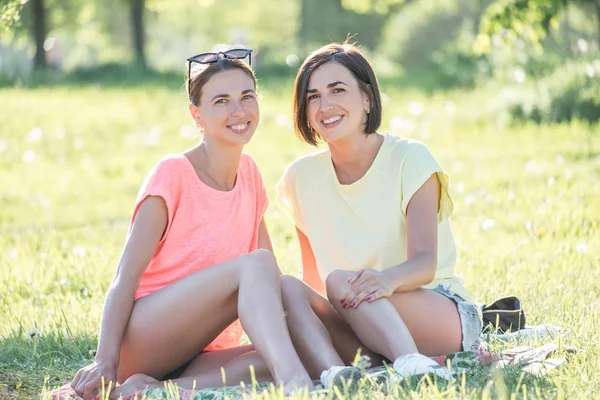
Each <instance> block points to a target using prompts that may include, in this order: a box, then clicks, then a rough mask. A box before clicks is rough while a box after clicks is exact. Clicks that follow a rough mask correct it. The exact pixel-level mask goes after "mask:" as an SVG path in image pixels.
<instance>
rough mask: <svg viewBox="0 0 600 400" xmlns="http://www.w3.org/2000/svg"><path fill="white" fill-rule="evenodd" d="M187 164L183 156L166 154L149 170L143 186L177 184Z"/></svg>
mask: <svg viewBox="0 0 600 400" xmlns="http://www.w3.org/2000/svg"><path fill="white" fill-rule="evenodd" d="M186 163H188V161H187V159H186V157H185V156H184V155H183V154H168V155H166V156H164V157H162V158H161V159H160V160H159V161H158V162H157V163H156V164H154V166H153V167H152V168H151V169H150V172H149V173H148V175H147V176H146V181H145V184H146V185H148V184H151V183H158V182H160V183H165V182H178V181H179V180H180V178H181V177H182V176H183V174H184V172H185V168H188V166H187V165H186Z"/></svg>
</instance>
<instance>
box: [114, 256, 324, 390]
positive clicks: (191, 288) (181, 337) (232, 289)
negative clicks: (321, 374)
mask: <svg viewBox="0 0 600 400" xmlns="http://www.w3.org/2000/svg"><path fill="white" fill-rule="evenodd" d="M280 296H281V294H280V278H279V269H278V267H277V263H276V260H275V257H274V256H273V254H272V253H271V252H269V251H266V250H257V251H255V252H253V253H251V254H248V255H246V256H243V257H240V258H238V259H235V260H232V261H229V262H225V263H223V264H220V265H216V266H214V267H211V268H207V269H205V270H202V271H199V272H196V273H194V274H192V275H189V276H187V277H186V278H184V279H181V280H179V281H177V282H175V283H173V284H171V285H169V286H167V287H165V288H163V289H161V290H159V291H157V292H155V293H153V294H151V295H148V296H145V297H143V298H141V299H139V300H137V301H136V302H135V304H134V307H133V311H132V314H131V318H130V320H129V323H128V325H127V328H126V331H125V335H124V338H123V342H122V346H121V358H120V364H119V371H118V378H119V381H121V382H122V381H124V380H125V379H126V378H127V377H129V376H131V375H133V374H135V373H142V374H146V375H150V376H152V377H154V378H160V377H162V376H164V375H165V374H166V373H167V372H169V371H172V370H173V369H175V368H177V367H178V366H180V365H182V364H184V363H185V362H186V361H187V360H189V359H191V358H192V357H194V356H195V355H197V354H199V353H200V352H201V351H202V349H204V348H205V347H206V346H207V345H208V344H209V343H210V342H211V341H212V340H213V339H214V338H215V337H216V336H217V335H218V334H219V333H220V332H221V331H223V329H225V328H226V327H227V326H228V325H229V324H230V323H232V322H233V321H234V320H235V319H236V318H237V317H238V315H239V317H240V320H241V322H242V325H243V326H244V329H245V330H246V332H247V333H248V336H249V337H250V339H251V340H252V341H253V343H254V346H255V348H256V350H258V351H259V352H260V353H261V355H262V356H263V358H264V360H265V362H266V364H267V365H268V366H269V370H270V371H271V374H272V376H274V378H275V380H276V381H277V382H285V383H286V384H293V385H295V386H305V385H306V386H308V387H309V388H312V382H311V381H310V378H309V377H308V374H307V373H306V371H305V369H304V368H303V366H302V364H301V362H300V359H299V357H298V355H297V353H296V352H295V350H294V348H293V345H292V342H291V339H290V336H289V333H288V330H287V326H286V323H285V320H284V317H283V308H282V306H281V297H280ZM215 310H218V312H215Z"/></svg>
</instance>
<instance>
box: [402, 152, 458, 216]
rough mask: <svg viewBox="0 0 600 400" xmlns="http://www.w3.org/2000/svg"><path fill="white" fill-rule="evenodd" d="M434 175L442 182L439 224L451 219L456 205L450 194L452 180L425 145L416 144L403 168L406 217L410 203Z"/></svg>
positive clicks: (403, 206)
mask: <svg viewBox="0 0 600 400" xmlns="http://www.w3.org/2000/svg"><path fill="white" fill-rule="evenodd" d="M433 174H437V177H438V179H439V181H440V186H441V191H440V207H439V210H438V222H440V221H442V220H444V219H446V218H448V217H450V215H452V212H453V210H454V204H453V202H452V198H451V197H450V193H449V192H448V188H449V184H450V179H449V176H448V174H447V173H446V172H445V171H444V170H443V169H442V167H440V165H439V164H438V162H437V161H436V159H435V158H434V157H433V154H431V151H430V150H429V148H428V147H427V146H425V145H424V144H423V143H419V142H416V143H414V144H412V145H411V148H410V149H409V150H408V153H407V155H406V158H405V160H404V163H403V166H402V173H401V187H402V213H403V214H404V216H405V217H406V209H407V208H408V203H409V202H410V199H412V197H413V196H414V194H415V193H416V192H417V190H419V189H420V188H421V186H423V184H424V183H425V182H426V181H427V179H429V177H430V176H431V175H433Z"/></svg>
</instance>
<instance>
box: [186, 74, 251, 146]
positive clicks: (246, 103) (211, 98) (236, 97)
mask: <svg viewBox="0 0 600 400" xmlns="http://www.w3.org/2000/svg"><path fill="white" fill-rule="evenodd" d="M190 112H191V113H192V117H193V118H194V120H195V121H196V123H197V124H198V125H199V126H200V127H202V129H203V131H204V135H205V137H207V136H210V137H211V138H214V139H217V140H220V141H224V142H227V143H230V144H234V145H244V144H246V143H248V142H249V141H250V139H251V138H252V136H253V135H254V132H255V131H256V127H257V126H258V122H259V120H260V111H259V107H258V100H257V94H256V91H255V84H254V80H253V79H252V77H250V76H249V75H248V74H247V73H246V72H244V71H243V70H242V69H239V68H235V69H230V70H226V71H221V72H217V73H215V74H214V75H213V76H211V77H210V79H209V80H208V81H207V82H206V83H205V84H204V85H203V86H202V91H201V96H200V102H199V105H197V106H195V105H193V104H190Z"/></svg>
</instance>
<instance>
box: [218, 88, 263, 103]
mask: <svg viewBox="0 0 600 400" xmlns="http://www.w3.org/2000/svg"><path fill="white" fill-rule="evenodd" d="M247 93H254V94H256V92H255V91H254V89H246V90H244V91H242V95H244V94H247ZM220 97H224V98H228V97H231V96H230V95H228V94H224V93H223V94H218V95H216V96H215V97H213V98H212V99H211V100H210V101H211V102H212V101H214V100H216V99H218V98H220Z"/></svg>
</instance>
